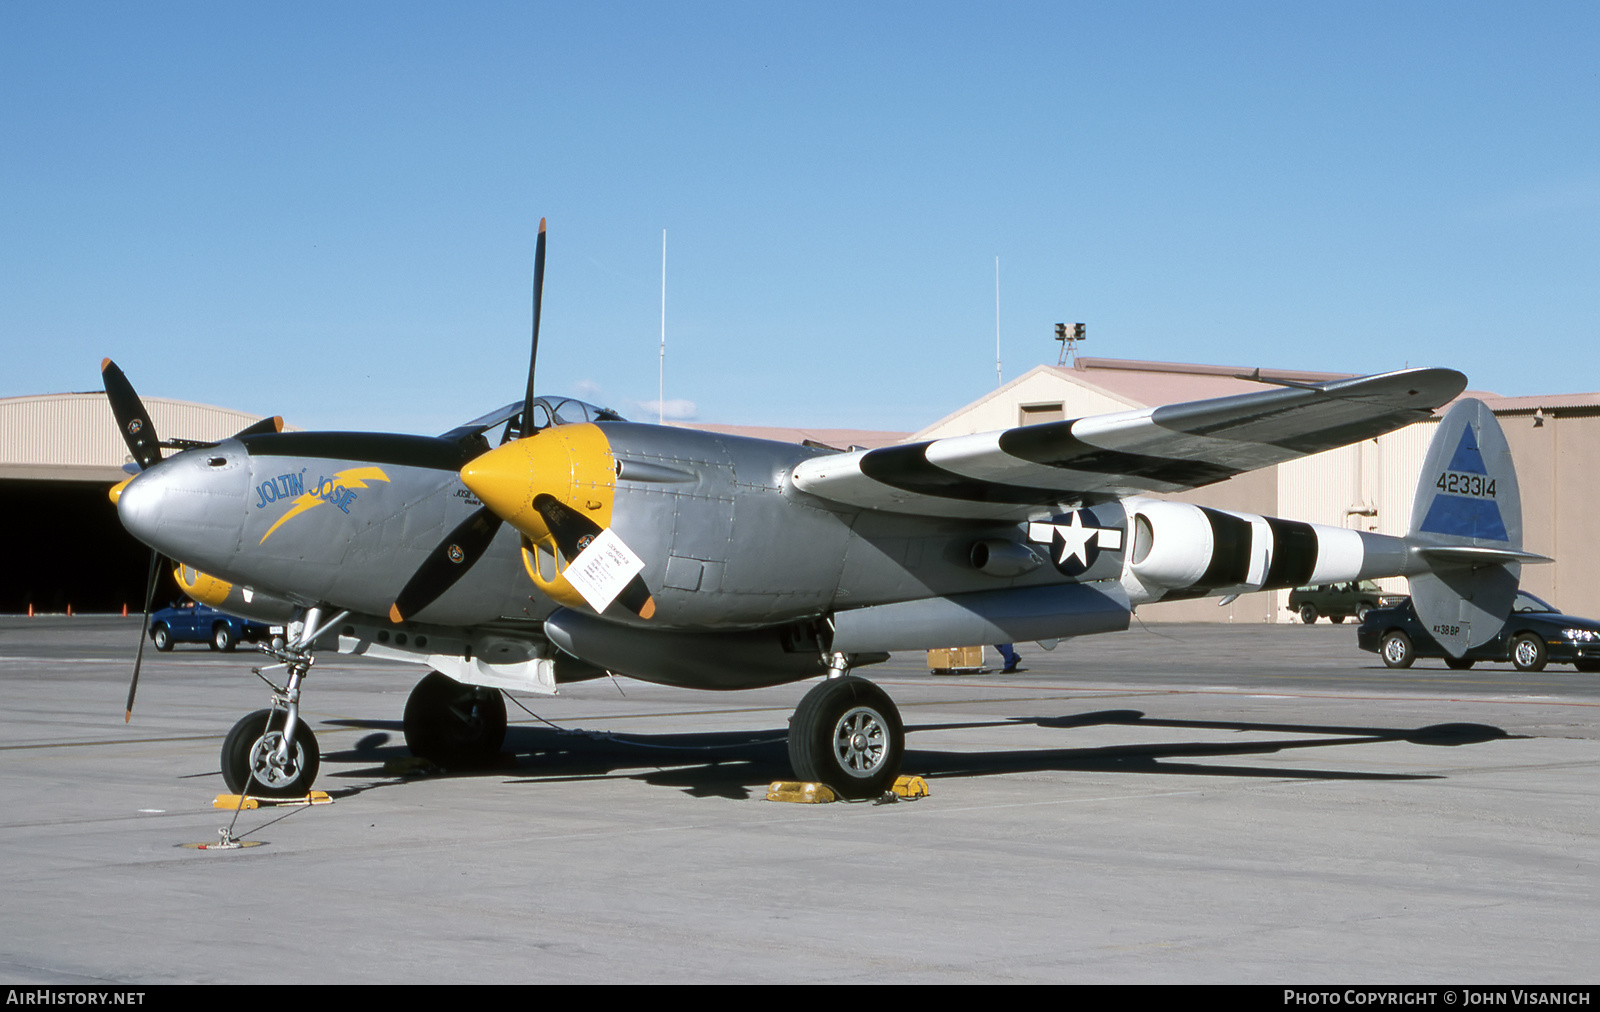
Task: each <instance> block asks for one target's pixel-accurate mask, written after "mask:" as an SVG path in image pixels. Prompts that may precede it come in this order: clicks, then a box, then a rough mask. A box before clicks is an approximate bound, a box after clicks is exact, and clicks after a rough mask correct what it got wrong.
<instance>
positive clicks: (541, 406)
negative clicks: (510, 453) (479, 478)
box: [440, 397, 626, 443]
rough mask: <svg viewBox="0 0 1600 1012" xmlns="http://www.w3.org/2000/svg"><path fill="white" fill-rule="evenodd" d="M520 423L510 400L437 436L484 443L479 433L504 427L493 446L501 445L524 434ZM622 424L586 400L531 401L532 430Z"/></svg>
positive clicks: (518, 410)
mask: <svg viewBox="0 0 1600 1012" xmlns="http://www.w3.org/2000/svg"><path fill="white" fill-rule="evenodd" d="M521 420H522V402H521V401H512V402H511V403H510V404H507V405H505V406H504V407H501V408H497V409H495V410H494V411H491V412H489V413H488V414H486V415H484V416H482V417H481V418H474V419H473V420H472V421H470V422H468V423H466V424H465V425H458V426H456V427H455V428H453V429H451V430H450V431H449V432H445V433H441V434H440V438H442V439H450V440H455V441H461V440H467V439H473V437H478V438H479V439H481V440H483V441H484V442H485V443H487V442H488V439H487V437H485V436H484V435H483V434H484V433H486V432H488V431H489V430H490V429H492V428H494V427H495V426H497V425H504V426H505V428H504V429H503V430H502V431H501V432H500V438H499V439H497V440H495V442H496V443H505V442H508V441H510V440H512V439H516V438H517V437H518V436H520V435H521V434H522V432H523V431H524V427H523V426H522V425H521V424H520V423H521ZM621 421H626V419H624V418H623V417H622V416H621V415H619V414H617V413H616V412H615V411H612V410H611V409H610V408H602V407H600V406H599V405H597V404H590V403H589V402H588V401H580V400H578V399H577V398H576V397H535V398H534V399H533V426H532V428H534V429H547V428H549V427H550V426H552V425H576V424H578V423H580V422H621Z"/></svg>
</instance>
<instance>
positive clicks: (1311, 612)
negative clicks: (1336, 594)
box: [1300, 604, 1317, 625]
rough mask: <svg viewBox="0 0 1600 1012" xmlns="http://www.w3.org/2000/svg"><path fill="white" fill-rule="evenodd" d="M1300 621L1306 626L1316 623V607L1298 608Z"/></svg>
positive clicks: (1311, 605) (1303, 606) (1302, 606)
mask: <svg viewBox="0 0 1600 1012" xmlns="http://www.w3.org/2000/svg"><path fill="white" fill-rule="evenodd" d="M1300 621H1302V622H1304V623H1305V624H1306V625H1312V624H1314V623H1315V622H1316V621H1317V606H1316V605H1314V604H1302V605H1301V606H1300Z"/></svg>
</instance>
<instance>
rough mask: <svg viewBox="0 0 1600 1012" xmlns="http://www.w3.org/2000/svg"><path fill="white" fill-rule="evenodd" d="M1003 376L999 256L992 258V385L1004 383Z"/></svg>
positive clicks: (999, 385)
mask: <svg viewBox="0 0 1600 1012" xmlns="http://www.w3.org/2000/svg"><path fill="white" fill-rule="evenodd" d="M1005 382H1006V381H1005V376H1004V375H1003V374H1002V373H1001V372H1000V258H999V257H995V258H994V385H995V386H996V387H997V388H998V387H1001V386H1004V385H1005Z"/></svg>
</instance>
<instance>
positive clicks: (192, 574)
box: [172, 563, 296, 625]
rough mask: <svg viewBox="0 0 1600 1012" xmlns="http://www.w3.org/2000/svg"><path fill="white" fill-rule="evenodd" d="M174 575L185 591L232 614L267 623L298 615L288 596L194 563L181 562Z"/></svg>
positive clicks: (287, 619)
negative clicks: (229, 578) (220, 576)
mask: <svg viewBox="0 0 1600 1012" xmlns="http://www.w3.org/2000/svg"><path fill="white" fill-rule="evenodd" d="M172 575H173V578H174V579H176V580H177V581H178V586H179V587H181V588H183V592H184V593H185V594H188V595H189V596H190V597H192V598H194V599H195V600H196V601H199V602H200V603H201V604H209V605H210V606H211V607H213V608H215V609H217V610H218V611H225V612H227V613H228V614H229V615H238V616H239V617H241V618H248V619H253V620H255V621H257V622H265V623H267V624H268V625H283V624H285V623H286V622H288V621H290V620H291V619H293V618H294V616H295V612H296V608H295V605H294V602H293V601H290V600H289V599H288V598H283V597H279V596H277V595H276V594H267V593H263V592H262V591H259V590H255V589H253V588H250V587H245V586H242V585H240V584H235V583H229V582H228V581H226V580H221V579H218V578H217V577H215V576H212V575H211V574H209V573H202V572H201V571H200V570H198V569H195V568H194V567H193V566H185V565H183V564H182V563H179V564H178V565H176V566H174V567H173V568H172Z"/></svg>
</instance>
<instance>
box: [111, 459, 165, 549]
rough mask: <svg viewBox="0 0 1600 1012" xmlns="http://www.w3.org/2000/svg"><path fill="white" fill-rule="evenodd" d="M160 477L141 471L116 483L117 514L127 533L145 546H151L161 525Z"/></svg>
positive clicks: (150, 472)
mask: <svg viewBox="0 0 1600 1012" xmlns="http://www.w3.org/2000/svg"><path fill="white" fill-rule="evenodd" d="M160 483H161V482H160V479H159V478H158V477H157V476H156V474H155V472H153V471H143V472H141V473H139V474H136V475H134V476H133V478H131V479H130V480H128V481H127V482H124V483H123V484H122V485H119V486H118V488H119V489H120V492H119V494H118V495H117V497H116V503H117V517H118V518H119V519H120V520H121V521H122V526H123V527H126V528H127V529H128V533H129V534H132V535H133V536H134V537H136V538H138V539H139V540H140V541H143V542H144V543H145V544H147V545H151V546H155V543H156V538H157V532H158V531H159V530H160V527H161V490H160V488H159V487H158V486H159V485H160Z"/></svg>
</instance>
